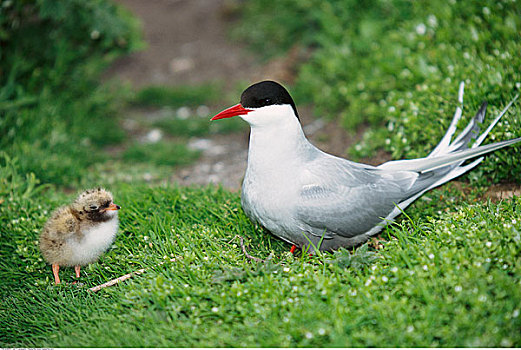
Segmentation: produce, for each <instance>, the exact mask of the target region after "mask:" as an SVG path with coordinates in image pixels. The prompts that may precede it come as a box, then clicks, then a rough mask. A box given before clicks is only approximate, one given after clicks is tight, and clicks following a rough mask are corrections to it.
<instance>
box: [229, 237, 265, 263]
mask: <svg viewBox="0 0 521 350" xmlns="http://www.w3.org/2000/svg"><path fill="white" fill-rule="evenodd" d="M237 237H239V239H240V240H241V249H242V252H243V253H244V255H246V257H247V258H248V259H250V260H253V261H256V262H261V263H264V262H266V260H262V259H259V258H256V257H254V256H251V255H250V254H249V253H248V252H247V251H246V247H245V246H244V238H242V237H241V236H239V235H236V236H235V237H234V238H233V239H232V240H231V241H233V240H234V239H235V238H237ZM231 241H230V242H231Z"/></svg>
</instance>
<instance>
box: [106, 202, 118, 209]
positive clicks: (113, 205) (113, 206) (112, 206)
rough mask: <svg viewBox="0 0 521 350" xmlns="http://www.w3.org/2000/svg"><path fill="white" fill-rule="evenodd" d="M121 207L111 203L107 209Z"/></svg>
mask: <svg viewBox="0 0 521 350" xmlns="http://www.w3.org/2000/svg"><path fill="white" fill-rule="evenodd" d="M120 209H121V207H120V206H119V205H117V204H114V203H110V205H109V207H108V208H107V209H106V210H120Z"/></svg>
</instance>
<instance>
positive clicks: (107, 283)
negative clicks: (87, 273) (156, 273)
mask: <svg viewBox="0 0 521 350" xmlns="http://www.w3.org/2000/svg"><path fill="white" fill-rule="evenodd" d="M145 271H146V269H140V270H137V271H134V272H131V273H127V274H126V275H124V276H121V277H118V278H115V279H113V280H110V281H108V282H105V283H103V284H100V285H99V286H96V287H92V288H89V290H90V291H91V292H97V291H99V290H101V289H103V288H107V287H110V286H113V285H115V284H117V283H119V282H121V281H124V280H127V279H129V278H130V277H132V276H134V275H141V274H142V273H143V272H145Z"/></svg>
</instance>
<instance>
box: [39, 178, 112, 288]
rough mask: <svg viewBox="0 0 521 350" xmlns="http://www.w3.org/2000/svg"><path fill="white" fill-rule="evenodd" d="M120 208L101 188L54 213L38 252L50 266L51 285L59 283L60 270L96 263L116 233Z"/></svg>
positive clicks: (78, 274) (86, 192)
mask: <svg viewBox="0 0 521 350" xmlns="http://www.w3.org/2000/svg"><path fill="white" fill-rule="evenodd" d="M119 209H120V206H119V205H116V204H114V202H113V197H112V194H111V193H110V192H109V191H107V190H105V189H102V188H97V189H91V190H87V191H85V192H83V193H81V194H80V195H79V196H78V198H76V200H75V201H74V202H73V203H72V204H70V205H67V206H63V207H60V208H58V209H56V210H55V211H54V212H53V213H52V215H51V218H50V219H49V220H48V221H47V223H46V224H45V226H44V228H43V230H42V233H41V235H40V251H41V252H42V255H43V257H44V258H45V260H46V261H47V262H48V263H49V264H51V265H52V272H53V274H54V281H55V283H56V284H59V283H60V277H59V274H58V273H59V270H60V266H74V269H75V272H76V277H77V278H79V277H80V268H81V266H84V265H87V264H90V263H93V262H95V261H96V260H97V259H98V258H99V256H100V255H101V254H103V253H104V252H105V251H106V250H107V249H108V248H109V247H110V246H111V244H112V242H113V241H114V238H115V237H116V233H117V231H118V210H119Z"/></svg>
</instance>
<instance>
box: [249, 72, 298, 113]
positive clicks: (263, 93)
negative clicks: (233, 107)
mask: <svg viewBox="0 0 521 350" xmlns="http://www.w3.org/2000/svg"><path fill="white" fill-rule="evenodd" d="M286 104H287V105H291V107H293V111H294V112H295V116H296V117H297V119H298V117H299V116H298V112H297V107H295V102H293V99H292V98H291V96H290V95H289V92H288V91H287V90H286V89H285V88H284V87H283V86H282V85H280V84H279V83H277V82H274V81H271V80H265V81H261V82H260V83H256V84H253V85H251V86H250V87H249V88H247V89H246V90H244V92H243V93H242V95H241V105H242V106H243V107H244V108H260V107H264V106H271V105H286Z"/></svg>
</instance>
